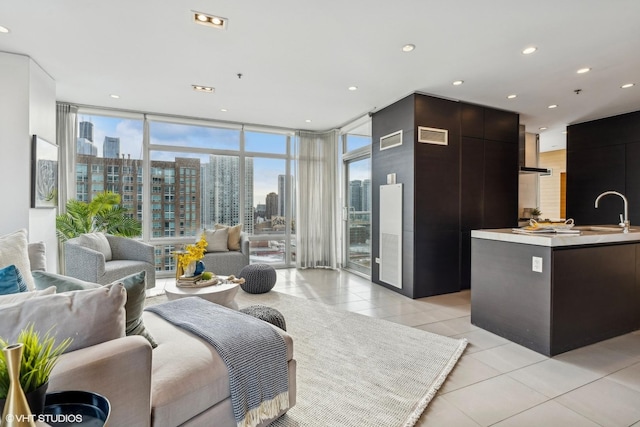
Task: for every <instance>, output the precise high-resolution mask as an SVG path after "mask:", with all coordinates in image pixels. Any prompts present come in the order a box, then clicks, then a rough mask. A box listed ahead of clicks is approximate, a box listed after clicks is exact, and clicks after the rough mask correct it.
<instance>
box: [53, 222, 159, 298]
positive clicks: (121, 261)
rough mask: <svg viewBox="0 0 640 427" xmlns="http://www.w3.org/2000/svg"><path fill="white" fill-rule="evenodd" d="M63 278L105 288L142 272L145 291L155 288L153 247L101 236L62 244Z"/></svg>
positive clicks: (128, 239) (74, 239)
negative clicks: (96, 284)
mask: <svg viewBox="0 0 640 427" xmlns="http://www.w3.org/2000/svg"><path fill="white" fill-rule="evenodd" d="M64 265H65V274H66V275H67V276H71V277H75V278H77V279H80V280H85V281H87V282H93V283H99V284H101V285H106V284H107V283H112V282H114V281H116V280H118V279H121V278H123V277H125V276H128V275H130V274H134V273H138V272H140V271H142V270H144V271H146V273H147V285H146V286H147V288H153V287H154V286H155V285H156V271H155V257H154V248H153V246H152V245H149V244H147V243H143V242H140V241H137V240H134V239H130V238H128V237H119V236H112V235H110V234H103V233H90V234H83V235H81V236H78V237H76V238H73V239H69V240H67V241H66V242H65V243H64Z"/></svg>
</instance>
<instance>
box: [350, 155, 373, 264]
mask: <svg viewBox="0 0 640 427" xmlns="http://www.w3.org/2000/svg"><path fill="white" fill-rule="evenodd" d="M344 165H345V183H346V189H345V193H344V194H346V198H345V204H346V206H345V207H344V211H345V212H344V218H343V219H344V220H345V243H346V244H345V247H346V251H345V265H346V267H347V268H349V269H351V270H354V271H357V272H359V273H362V274H365V275H367V276H370V275H371V157H370V155H369V154H367V155H366V157H357V158H350V159H345V161H344Z"/></svg>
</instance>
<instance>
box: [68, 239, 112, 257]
mask: <svg viewBox="0 0 640 427" xmlns="http://www.w3.org/2000/svg"><path fill="white" fill-rule="evenodd" d="M74 241H75V242H76V243H78V244H80V246H84V247H85V248H89V249H93V250H94V251H97V252H102V254H103V255H104V260H105V261H111V258H112V257H113V255H112V254H111V246H110V245H109V241H108V240H107V236H105V235H104V233H87V234H81V235H80V236H78V237H76V238H75V239H74Z"/></svg>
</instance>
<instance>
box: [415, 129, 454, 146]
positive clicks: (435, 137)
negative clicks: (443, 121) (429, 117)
mask: <svg viewBox="0 0 640 427" xmlns="http://www.w3.org/2000/svg"><path fill="white" fill-rule="evenodd" d="M418 142H422V143H424V144H436V145H448V144H449V131H448V130H446V129H436V128H428V127H422V126H418Z"/></svg>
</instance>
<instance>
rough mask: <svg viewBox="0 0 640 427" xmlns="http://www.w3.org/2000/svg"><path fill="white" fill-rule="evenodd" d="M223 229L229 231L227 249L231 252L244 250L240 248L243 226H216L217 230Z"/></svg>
mask: <svg viewBox="0 0 640 427" xmlns="http://www.w3.org/2000/svg"><path fill="white" fill-rule="evenodd" d="M222 228H227V229H228V230H229V239H228V240H227V247H228V248H229V250H230V251H239V250H241V249H242V248H241V247H240V233H242V224H238V225H234V226H233V227H229V226H227V225H223V224H216V225H215V229H216V230H220V229H222Z"/></svg>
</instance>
